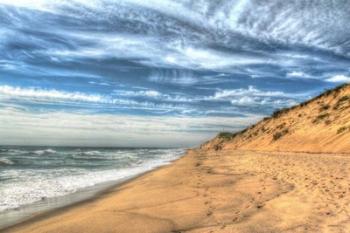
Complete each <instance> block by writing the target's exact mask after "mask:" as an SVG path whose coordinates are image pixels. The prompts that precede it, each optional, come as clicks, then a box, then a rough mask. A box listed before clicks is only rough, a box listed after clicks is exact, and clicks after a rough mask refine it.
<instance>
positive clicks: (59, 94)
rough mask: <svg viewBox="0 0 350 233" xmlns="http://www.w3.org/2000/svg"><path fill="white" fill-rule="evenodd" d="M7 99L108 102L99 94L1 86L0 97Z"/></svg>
mask: <svg viewBox="0 0 350 233" xmlns="http://www.w3.org/2000/svg"><path fill="white" fill-rule="evenodd" d="M1 95H3V97H5V98H9V97H15V98H33V99H41V100H66V101H78V102H79V101H80V102H93V103H105V102H108V100H106V99H105V97H103V96H101V95H97V94H84V93H81V92H66V91H58V90H55V89H40V88H35V87H30V88H21V87H13V86H8V85H2V86H0V96H1Z"/></svg>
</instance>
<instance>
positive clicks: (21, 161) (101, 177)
mask: <svg viewBox="0 0 350 233" xmlns="http://www.w3.org/2000/svg"><path fill="white" fill-rule="evenodd" d="M183 153H184V150H183V149H157V148H143V149H140V148H77V147H74V148H72V147H50V148H48V147H18V146H16V147H14V146H12V147H10V146H6V147H4V146H2V147H0V222H1V216H5V215H4V214H3V213H4V212H6V211H10V212H11V211H13V210H16V209H20V208H21V207H22V206H28V205H30V204H33V203H37V202H40V201H41V202H42V201H43V200H49V199H50V198H57V197H63V196H66V195H70V194H74V193H77V192H79V191H81V190H84V189H87V188H90V189H93V187H95V186H96V187H98V185H99V184H103V183H107V182H113V181H114V182H117V181H120V180H125V179H128V178H131V177H133V176H135V175H138V174H141V173H143V172H146V171H148V170H151V169H153V168H156V167H159V166H161V165H164V164H167V163H169V162H170V161H172V160H174V159H177V158H179V157H180V156H181V155H182V154H183Z"/></svg>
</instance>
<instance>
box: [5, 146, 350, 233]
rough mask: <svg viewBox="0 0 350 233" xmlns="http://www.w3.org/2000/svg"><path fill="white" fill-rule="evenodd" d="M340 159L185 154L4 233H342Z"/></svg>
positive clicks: (349, 186) (345, 220) (344, 198)
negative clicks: (84, 199) (87, 199)
mask: <svg viewBox="0 0 350 233" xmlns="http://www.w3.org/2000/svg"><path fill="white" fill-rule="evenodd" d="M349 167H350V157H349V156H348V155H346V154H316V153H314V154H311V153H292V152H253V151H239V150H222V151H214V150H209V151H207V150H190V151H188V153H187V154H186V155H185V156H184V157H182V158H180V159H178V160H176V161H174V162H173V163H172V164H170V165H166V166H164V167H161V168H158V169H156V170H154V171H152V172H149V173H146V174H144V175H142V176H140V177H137V178H135V179H133V180H131V181H129V182H126V183H124V184H122V185H120V186H118V187H116V188H113V189H110V190H108V191H107V192H105V193H103V194H101V195H100V196H97V197H96V198H93V199H91V200H90V201H86V202H83V203H80V204H76V205H73V206H71V207H68V208H64V209H61V210H57V211H51V212H50V213H47V214H45V213H44V214H42V215H39V216H36V217H34V218H33V219H31V220H28V221H26V222H24V223H21V224H18V225H16V226H14V227H12V228H8V229H7V230H5V231H4V232H35V233H40V232H45V233H49V232H68V233H75V232H77V233H78V232H96V233H97V232H348V230H349V228H350V221H349V216H348V213H349V211H350V206H349V203H350V198H349V196H348V193H349V191H350V182H349V176H350V174H349Z"/></svg>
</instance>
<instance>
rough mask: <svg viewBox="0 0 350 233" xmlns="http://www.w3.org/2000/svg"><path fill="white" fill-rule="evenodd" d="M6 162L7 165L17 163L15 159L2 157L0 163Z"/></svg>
mask: <svg viewBox="0 0 350 233" xmlns="http://www.w3.org/2000/svg"><path fill="white" fill-rule="evenodd" d="M1 164H5V165H13V164H15V163H14V162H13V161H11V160H10V159H8V158H0V165H1Z"/></svg>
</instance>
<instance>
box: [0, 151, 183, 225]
mask: <svg viewBox="0 0 350 233" xmlns="http://www.w3.org/2000/svg"><path fill="white" fill-rule="evenodd" d="M186 154H187V152H186V151H185V152H184V154H183V155H181V156H180V157H179V158H176V159H174V160H172V161H169V162H168V163H165V164H163V165H160V166H157V167H154V168H152V169H150V170H148V171H144V172H141V173H139V174H137V175H131V176H130V177H126V178H123V179H120V180H116V181H107V182H104V183H100V184H96V185H94V186H91V187H86V188H83V189H82V190H79V191H77V192H75V193H71V194H68V195H64V196H59V197H55V198H48V199H46V200H45V202H49V201H50V200H57V199H61V200H58V201H57V202H59V203H58V204H56V207H55V206H53V207H51V206H47V207H44V208H43V210H42V211H40V210H39V211H36V212H34V211H33V212H32V211H29V212H30V213H29V215H31V216H24V217H21V218H18V219H17V220H14V221H13V222H12V223H10V224H4V227H2V226H1V225H0V232H2V231H4V232H11V231H12V229H16V228H18V227H21V226H25V225H27V224H30V222H36V221H40V220H42V219H45V218H50V217H51V216H54V215H56V214H60V213H63V212H65V211H69V210H70V209H72V208H75V207H78V206H80V205H84V204H86V203H90V202H93V201H96V200H98V199H100V198H103V196H105V195H108V194H109V193H110V192H114V191H115V190H117V189H118V188H119V187H120V186H123V185H126V184H127V183H129V182H132V181H133V180H136V179H138V178H139V177H142V176H144V175H147V174H148V173H151V172H154V171H156V170H158V169H162V168H164V167H167V166H170V165H171V164H172V163H174V162H175V161H177V160H179V159H181V158H182V157H184V156H186ZM86 192H89V193H86ZM81 195H82V196H81ZM69 197H73V199H74V198H75V199H76V201H67V200H65V199H67V198H68V199H70V198H69ZM40 203H42V201H39V202H35V203H31V204H27V205H24V206H22V207H19V208H18V209H12V210H9V211H10V212H16V211H22V209H26V208H29V209H31V208H34V209H35V206H36V205H38V204H39V205H40ZM3 215H6V213H3ZM0 216H1V214H0Z"/></svg>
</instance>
